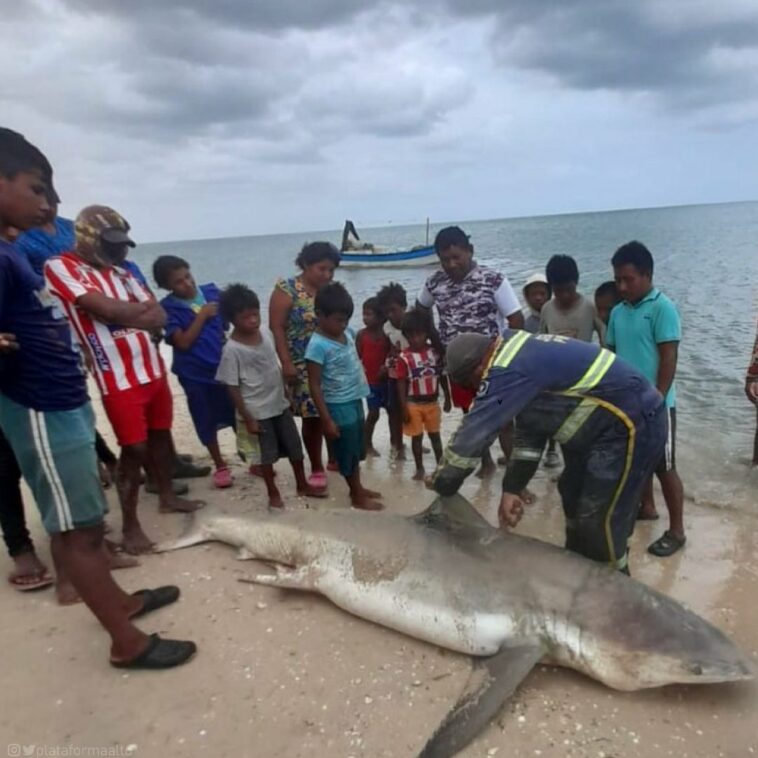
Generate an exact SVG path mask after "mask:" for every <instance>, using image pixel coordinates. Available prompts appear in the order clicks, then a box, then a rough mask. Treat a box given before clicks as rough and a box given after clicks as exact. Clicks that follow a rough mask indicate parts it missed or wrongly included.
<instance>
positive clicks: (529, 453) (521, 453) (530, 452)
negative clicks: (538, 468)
mask: <svg viewBox="0 0 758 758" xmlns="http://www.w3.org/2000/svg"><path fill="white" fill-rule="evenodd" d="M540 458H542V450H535V449H534V448H529V447H516V448H514V449H513V453H511V460H514V461H538V460H540Z"/></svg>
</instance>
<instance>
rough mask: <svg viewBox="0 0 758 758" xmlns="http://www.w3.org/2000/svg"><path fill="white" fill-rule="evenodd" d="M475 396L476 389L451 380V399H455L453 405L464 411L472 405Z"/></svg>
mask: <svg viewBox="0 0 758 758" xmlns="http://www.w3.org/2000/svg"><path fill="white" fill-rule="evenodd" d="M475 397H476V390H472V389H469V388H468V387H463V386H461V385H460V384H456V383H455V382H450V399H451V400H452V401H453V405H454V406H455V407H456V408H460V409H461V410H462V411H463V412H464V413H466V412H467V411H468V409H469V408H470V407H471V403H473V402H474V398H475Z"/></svg>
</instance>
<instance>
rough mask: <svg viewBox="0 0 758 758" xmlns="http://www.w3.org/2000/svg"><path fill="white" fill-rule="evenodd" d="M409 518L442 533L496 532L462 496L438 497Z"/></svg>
mask: <svg viewBox="0 0 758 758" xmlns="http://www.w3.org/2000/svg"><path fill="white" fill-rule="evenodd" d="M409 518H410V519H411V520H413V521H416V522H417V523H419V524H422V525H423V526H426V527H430V528H437V529H441V530H444V531H457V532H460V531H473V532H476V533H480V532H481V531H485V532H495V531H496V530H495V529H494V527H492V526H491V525H490V524H489V523H488V522H487V520H486V519H485V518H484V517H483V516H482V515H481V514H480V513H479V511H477V510H476V508H474V506H473V505H471V503H469V501H468V500H466V498H465V497H463V495H458V494H456V495H449V496H447V497H438V498H436V499H435V500H434V502H433V503H432V504H431V505H430V506H429V507H428V508H427V509H426V510H425V511H422V512H421V513H417V514H415V515H414V516H410V517H409Z"/></svg>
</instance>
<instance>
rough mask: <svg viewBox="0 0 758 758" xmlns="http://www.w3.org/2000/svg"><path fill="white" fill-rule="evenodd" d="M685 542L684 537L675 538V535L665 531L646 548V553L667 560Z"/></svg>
mask: <svg viewBox="0 0 758 758" xmlns="http://www.w3.org/2000/svg"><path fill="white" fill-rule="evenodd" d="M685 542H687V538H686V537H677V536H676V535H675V534H672V533H671V532H670V531H668V530H666V531H665V532H664V533H663V535H662V536H661V537H659V538H658V539H657V540H656V541H655V542H653V544H652V545H650V546H649V547H648V549H647V551H648V553H650V555H657V556H658V557H659V558H668V556H670V555H673V554H674V553H675V552H676V551H677V550H680V549H681V548H683V547H684V543H685Z"/></svg>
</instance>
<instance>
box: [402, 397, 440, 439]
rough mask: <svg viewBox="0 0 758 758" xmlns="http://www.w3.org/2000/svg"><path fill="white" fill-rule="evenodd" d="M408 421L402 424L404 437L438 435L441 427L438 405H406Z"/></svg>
mask: <svg viewBox="0 0 758 758" xmlns="http://www.w3.org/2000/svg"><path fill="white" fill-rule="evenodd" d="M408 414H409V415H410V417H411V418H410V421H409V422H408V423H407V424H406V423H403V434H404V435H405V436H406V437H418V436H419V434H423V433H424V432H426V433H427V434H439V431H440V426H441V425H442V413H441V411H440V404H439V403H408Z"/></svg>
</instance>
